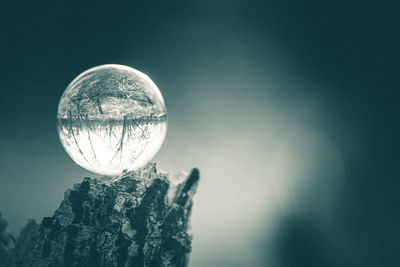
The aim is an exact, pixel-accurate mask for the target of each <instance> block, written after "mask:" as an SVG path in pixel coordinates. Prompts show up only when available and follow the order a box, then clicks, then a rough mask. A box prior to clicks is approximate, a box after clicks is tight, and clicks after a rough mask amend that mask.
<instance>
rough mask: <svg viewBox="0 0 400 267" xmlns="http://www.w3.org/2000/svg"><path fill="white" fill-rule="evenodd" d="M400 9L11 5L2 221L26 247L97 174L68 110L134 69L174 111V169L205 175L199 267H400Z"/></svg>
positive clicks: (356, 4) (6, 25)
mask: <svg viewBox="0 0 400 267" xmlns="http://www.w3.org/2000/svg"><path fill="white" fill-rule="evenodd" d="M399 5H400V4H399V2H398V1H286V0H283V1H282V0H281V1H278V0H273V1H268V0H266V1H140V2H138V1H126V2H117V1H107V2H106V1H95V2H91V3H89V2H85V1H76V2H73V1H48V2H45V1H30V2H28V1H27V2H24V1H7V0H6V1H2V2H1V3H0V62H1V66H0V81H1V82H0V90H1V97H0V121H1V126H0V151H1V154H0V211H1V212H2V213H3V214H4V217H6V218H7V219H8V221H9V223H10V228H11V231H12V232H13V233H17V232H18V231H19V229H20V228H21V227H22V225H23V224H24V223H25V221H26V219H27V218H28V217H33V218H36V219H38V220H40V218H41V217H43V216H47V215H49V214H51V213H52V212H53V211H54V209H55V208H57V206H58V205H59V202H60V200H61V199H62V197H63V192H64V191H65V190H66V188H68V187H70V186H71V185H72V184H73V183H75V182H79V181H80V180H81V179H82V177H83V176H85V175H86V176H87V175H91V176H93V175H92V174H89V173H87V172H86V171H84V170H82V169H81V168H79V167H78V166H76V165H75V164H74V163H73V162H72V160H71V159H69V157H68V156H67V154H66V153H65V152H64V150H63V148H62V146H61V145H60V142H59V140H58V136H57V131H56V110H57V105H58V100H59V98H60V96H61V94H62V92H63V90H64V89H65V88H66V86H67V85H68V83H69V82H70V81H71V80H72V79H73V78H74V77H75V76H77V75H78V74H79V73H81V72H82V71H84V70H86V69H88V68H90V67H92V66H95V65H100V64H106V63H118V64H125V65H129V66H132V67H134V68H137V69H139V70H141V71H142V72H145V73H147V74H148V75H149V76H150V77H151V78H152V79H153V80H154V82H155V83H156V84H157V85H158V86H159V88H160V90H161V91H162V93H163V95H164V97H165V101H166V103H167V108H168V112H169V113H168V114H169V132H168V136H167V139H166V142H165V144H164V146H163V148H162V149H161V151H160V153H159V154H158V156H157V157H156V159H155V160H157V162H158V163H159V166H160V168H161V169H163V170H167V171H171V172H177V171H178V170H186V171H188V170H190V168H191V167H194V166H197V167H199V168H200V172H201V174H202V180H201V182H200V188H199V192H198V196H197V197H196V199H195V206H194V214H193V221H192V224H193V232H194V234H195V240H194V244H193V254H192V261H191V266H266V265H267V266H283V267H286V266H287V267H288V266H400V253H399V251H400V230H399V225H400V193H399V189H400V180H399V179H400V176H399V166H400V162H399V153H400V149H399V141H398V138H399V126H398V124H399V114H400V113H399V104H400V103H399V102H400V101H399V100H400V99H399V97H400V93H399V82H398V80H399V78H398V77H399V65H398V63H399V54H400V53H399V41H400V37H399V36H400V6H399ZM271 170H273V171H271ZM281 171H283V173H281ZM286 171H287V172H286ZM300 172H301V173H302V174H301V175H298V174H299V173H300ZM303 172H304V173H303ZM303 179H304V180H303ZM292 185H293V186H292ZM300 187H301V188H303V187H304V189H302V191H301V190H300V189H299V190H300V191H301V192H302V193H296V192H300V191H299V190H298V189H297V188H300ZM276 192H278V195H279V197H275V195H274V194H275V193H276ZM271 225H273V226H271Z"/></svg>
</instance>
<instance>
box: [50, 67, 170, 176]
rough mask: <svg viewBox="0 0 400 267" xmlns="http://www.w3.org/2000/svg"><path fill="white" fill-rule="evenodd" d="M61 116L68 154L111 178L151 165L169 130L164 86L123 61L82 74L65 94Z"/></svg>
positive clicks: (61, 106)
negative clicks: (161, 86)
mask: <svg viewBox="0 0 400 267" xmlns="http://www.w3.org/2000/svg"><path fill="white" fill-rule="evenodd" d="M57 120H58V133H59V136H60V140H61V143H62V145H63V147H64V148H65V150H66V151H67V153H68V155H69V156H70V157H71V158H72V159H73V160H74V161H75V162H76V163H77V164H78V165H80V166H82V167H83V168H85V169H87V170H89V171H91V172H94V173H98V174H102V175H110V176H111V175H119V174H121V173H122V172H123V170H135V169H138V168H140V167H142V166H143V165H145V164H146V163H147V162H148V161H149V160H151V159H152V158H153V157H154V155H155V154H156V153H157V152H158V150H159V149H160V147H161V145H162V143H163V142H164V139H165V135H166V132H167V110H166V107H165V103H164V99H163V97H162V95H161V92H160V90H159V89H158V87H157V86H156V85H155V84H154V82H153V81H152V80H151V79H150V78H149V77H148V76H147V75H145V74H144V73H142V72H140V71H138V70H135V69H133V68H130V67H127V66H123V65H101V66H97V67H94V68H91V69H89V70H87V71H85V72H83V73H82V74H80V75H79V76H78V77H76V78H75V79H74V80H73V81H72V82H71V83H70V84H69V85H68V87H67V89H66V90H65V91H64V93H63V95H62V96H61V100H60V103H59V105H58V114H57Z"/></svg>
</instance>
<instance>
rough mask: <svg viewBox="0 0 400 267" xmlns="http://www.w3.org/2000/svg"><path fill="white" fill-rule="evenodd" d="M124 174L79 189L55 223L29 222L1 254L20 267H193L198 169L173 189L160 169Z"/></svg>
mask: <svg viewBox="0 0 400 267" xmlns="http://www.w3.org/2000/svg"><path fill="white" fill-rule="evenodd" d="M122 176H123V177H122V179H120V180H118V181H116V182H112V183H108V184H105V183H100V182H99V181H98V180H96V179H90V178H85V179H84V180H83V182H82V183H79V184H75V185H74V186H73V188H72V189H69V190H67V191H66V192H65V197H64V200H63V201H62V202H61V205H60V207H59V208H58V209H57V210H56V211H55V213H54V215H53V216H52V217H46V218H44V219H43V221H42V222H41V223H40V224H39V225H38V224H37V223H36V222H35V221H33V220H31V221H29V222H28V224H27V225H26V226H25V228H24V229H23V230H22V231H21V234H20V237H19V238H18V240H17V242H16V245H15V248H14V249H13V248H12V246H11V248H10V246H9V245H7V244H6V243H7V242H4V244H5V245H3V240H2V243H1V244H2V247H1V248H0V253H3V250H4V251H5V252H4V255H5V257H4V259H8V263H9V262H10V258H13V262H14V264H15V265H16V266H187V263H188V259H189V253H190V251H191V235H190V234H189V233H188V227H189V217H190V213H191V208H192V197H193V195H194V193H195V190H196V187H197V183H198V180H199V172H198V170H197V169H193V170H192V172H191V174H190V175H189V176H188V177H187V178H186V179H185V180H184V181H183V182H181V183H178V184H177V185H176V186H174V187H172V186H171V188H170V186H169V185H170V183H169V181H168V179H167V175H166V174H163V173H157V171H156V167H155V164H154V163H150V164H148V165H147V166H146V167H145V168H143V169H141V170H140V171H138V172H129V173H125V174H123V175H122ZM171 191H172V192H173V194H171ZM168 192H170V194H168ZM0 227H1V224H0ZM4 229H5V227H4ZM0 230H1V228H0ZM3 246H4V249H3ZM10 255H11V256H10ZM1 261H3V259H0V262H1ZM4 262H5V260H4ZM8 266H11V265H8Z"/></svg>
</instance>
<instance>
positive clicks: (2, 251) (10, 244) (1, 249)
mask: <svg viewBox="0 0 400 267" xmlns="http://www.w3.org/2000/svg"><path fill="white" fill-rule="evenodd" d="M14 246H15V240H14V238H13V237H12V236H11V235H10V234H9V233H8V231H7V222H6V221H5V220H4V219H3V217H2V215H1V213H0V267H3V266H11V265H12V257H11V252H12V251H13V248H14Z"/></svg>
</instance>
